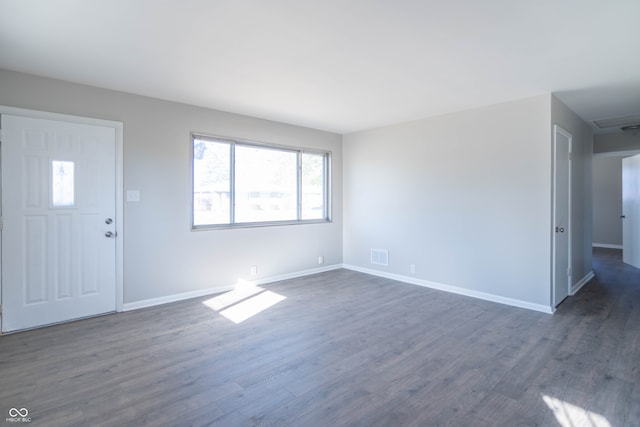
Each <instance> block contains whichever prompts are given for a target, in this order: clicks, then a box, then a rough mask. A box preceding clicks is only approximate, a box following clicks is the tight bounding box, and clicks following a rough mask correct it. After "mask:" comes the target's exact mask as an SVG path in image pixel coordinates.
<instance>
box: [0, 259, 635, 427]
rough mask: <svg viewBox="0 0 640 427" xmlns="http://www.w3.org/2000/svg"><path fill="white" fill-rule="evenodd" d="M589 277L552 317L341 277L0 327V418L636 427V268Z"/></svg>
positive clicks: (47, 422) (613, 267)
mask: <svg viewBox="0 0 640 427" xmlns="http://www.w3.org/2000/svg"><path fill="white" fill-rule="evenodd" d="M594 271H595V272H596V278H595V279H594V280H592V281H591V282H590V283H589V284H588V285H586V286H585V287H584V288H583V289H582V290H581V291H580V293H579V294H578V295H577V296H575V297H572V298H569V299H568V300H566V301H565V302H564V303H563V304H561V306H560V307H559V309H558V311H557V312H556V314H555V315H553V316H552V315H547V314H542V313H536V312H532V311H528V310H524V309H519V308H513V307H508V306H504V305H500V304H494V303H490V302H485V301H479V300H475V299H471V298H466V297H462V296H458V295H452V294H448V293H444V292H439V291H435V290H430V289H426V288H421V287H418V286H413V285H408V284H403V283H399V282H394V281H392V280H387V279H382V278H377V277H373V276H368V275H365V274H361V273H356V272H353V271H347V270H337V271H332V272H327V273H323V274H318V275H314V276H309V277H305V278H300V279H294V280H288V281H283V282H279V283H275V284H272V285H269V286H267V287H265V288H266V289H267V290H268V291H269V292H273V293H276V294H278V295H282V296H284V297H286V299H284V300H282V301H280V302H278V303H277V304H275V305H273V306H271V307H269V308H267V309H266V310H264V311H262V312H260V313H258V314H256V315H255V316H253V317H251V318H248V319H247V320H245V321H243V322H241V323H239V324H235V323H234V322H232V321H230V320H229V319H227V318H226V317H224V316H223V315H221V314H220V312H218V311H215V310H213V309H211V308H209V307H208V306H206V305H204V304H203V303H202V302H203V301H205V300H208V299H209V298H210V297H209V298H199V299H195V300H189V301H184V302H179V303H174V304H168V305H164V306H160V307H154V308H149V309H144V310H138V311H133V312H126V313H120V314H116V315H109V316H103V317H99V318H94V319H88V320H82V321H78V322H74V323H69V324H65V325H58V326H52V327H48V328H43V329H39V330H34V331H28V332H23V333H17V334H12V335H6V336H2V337H0V424H2V423H3V422H5V418H7V417H9V415H8V411H9V409H10V408H12V407H15V408H27V409H28V410H29V417H31V421H32V422H31V424H30V425H32V426H145V425H149V426H165V425H166V426H190V425H198V426H199V425H212V426H439V425H442V426H445V425H446V426H559V425H572V426H578V425H587V426H597V425H610V426H612V427H615V426H634V425H635V426H638V425H640V270H637V269H634V268H632V267H629V266H625V265H624V264H622V262H621V260H620V251H615V250H607V249H602V250H601V249H598V250H596V251H595V255H594ZM516 285H517V284H514V286H516ZM261 295H262V294H261ZM263 296H265V295H263ZM554 407H555V408H556V409H557V410H558V411H559V414H560V415H559V416H560V417H561V418H562V416H565V417H569V421H570V422H571V424H561V423H560V422H559V421H558V419H557V417H556V416H555V415H554V410H553V409H552V408H554ZM587 411H588V412H587ZM581 420H582V421H581ZM584 420H586V421H584ZM602 420H605V421H606V422H608V423H609V424H598V422H602ZM583 421H584V423H583ZM6 425H22V424H17V423H6Z"/></svg>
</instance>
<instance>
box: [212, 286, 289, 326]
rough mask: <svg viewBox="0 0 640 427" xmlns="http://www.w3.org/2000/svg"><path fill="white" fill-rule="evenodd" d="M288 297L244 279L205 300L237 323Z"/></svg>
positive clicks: (213, 308)
mask: <svg viewBox="0 0 640 427" xmlns="http://www.w3.org/2000/svg"><path fill="white" fill-rule="evenodd" d="M286 298H287V297H285V296H284V295H280V294H278V293H276V292H272V291H268V290H266V289H264V288H262V287H260V286H256V285H254V284H252V283H250V282H246V281H243V280H240V281H238V284H237V285H236V287H235V288H234V290H232V291H229V292H225V293H224V294H222V295H218V296H216V297H213V298H210V299H208V300H206V301H203V303H202V304H204V305H205V306H207V307H209V308H210V309H212V310H215V311H217V312H219V313H220V314H222V315H223V316H224V317H226V318H227V319H229V320H231V321H232V322H233V323H235V324H236V325H237V324H239V323H241V322H243V321H245V320H247V319H249V318H251V317H253V316H255V315H256V314H258V313H260V312H262V311H264V310H266V309H268V308H269V307H272V306H274V305H276V304H277V303H279V302H280V301H282V300H285V299H286Z"/></svg>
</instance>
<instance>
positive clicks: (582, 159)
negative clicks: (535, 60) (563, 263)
mask: <svg viewBox="0 0 640 427" xmlns="http://www.w3.org/2000/svg"><path fill="white" fill-rule="evenodd" d="M551 122H552V125H556V124H557V125H559V126H561V127H562V128H563V129H565V130H567V131H569V132H570V133H571V135H572V136H573V138H572V146H571V152H572V160H571V261H572V262H571V271H572V272H573V274H572V280H573V283H572V285H575V284H576V283H577V282H579V281H580V280H581V279H582V278H584V277H585V276H587V274H589V273H590V272H591V258H592V256H591V243H592V237H591V234H592V222H593V221H592V217H593V216H592V212H593V202H592V187H591V186H592V157H593V155H592V151H593V133H592V131H591V127H590V126H589V125H588V124H587V123H585V122H584V121H583V120H582V119H581V118H580V117H578V115H576V114H575V113H574V112H573V111H571V110H570V109H569V108H568V107H567V106H566V105H564V104H563V103H562V102H561V101H560V100H559V99H557V98H556V97H555V96H552V97H551ZM551 132H552V138H553V126H552V129H551ZM552 140H553V139H552Z"/></svg>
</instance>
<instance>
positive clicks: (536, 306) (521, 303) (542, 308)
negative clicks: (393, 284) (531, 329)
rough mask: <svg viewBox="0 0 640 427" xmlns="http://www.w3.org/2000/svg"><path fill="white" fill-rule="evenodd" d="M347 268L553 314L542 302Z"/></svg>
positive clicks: (349, 266) (360, 268)
mask: <svg viewBox="0 0 640 427" xmlns="http://www.w3.org/2000/svg"><path fill="white" fill-rule="evenodd" d="M343 267H344V268H346V269H347V270H353V271H358V272H360V273H366V274H371V275H374V276H379V277H384V278H387V279H392V280H397V281H399V282H405V283H410V284H412V285H418V286H424V287H427V288H431V289H437V290H439V291H445V292H451V293H453V294H458V295H464V296H468V297H472V298H478V299H482V300H486V301H491V302H497V303H500V304H505V305H510V306H513V307H519V308H526V309H528V310H534V311H539V312H542V313H547V314H553V311H554V310H553V309H552V308H551V306H546V305H543V304H534V303H531V302H528V301H522V300H518V299H514V298H507V297H503V296H500V295H495V294H489V293H486V292H480V291H474V290H471V289H465V288H460V287H457V286H451V285H444V284H442V283H436V282H430V281H428V280H422V279H417V278H415V277H408V276H402V275H400V274H394V273H387V272H384V271H378V270H371V269H368V268H362V267H356V266H354V265H348V264H344V265H343Z"/></svg>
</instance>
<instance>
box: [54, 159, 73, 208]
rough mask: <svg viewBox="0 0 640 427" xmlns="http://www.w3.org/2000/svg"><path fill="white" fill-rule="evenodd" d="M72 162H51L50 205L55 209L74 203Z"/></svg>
mask: <svg viewBox="0 0 640 427" xmlns="http://www.w3.org/2000/svg"><path fill="white" fill-rule="evenodd" d="M74 168H75V164H74V162H68V161H60V160H53V161H52V162H51V203H52V205H53V206H56V207H64V206H73V205H74V203H75V177H74Z"/></svg>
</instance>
